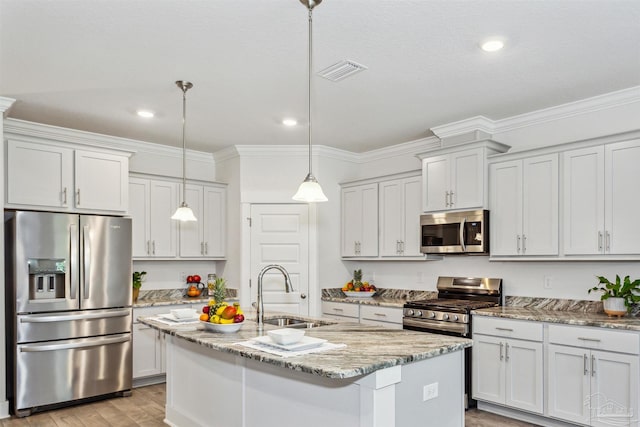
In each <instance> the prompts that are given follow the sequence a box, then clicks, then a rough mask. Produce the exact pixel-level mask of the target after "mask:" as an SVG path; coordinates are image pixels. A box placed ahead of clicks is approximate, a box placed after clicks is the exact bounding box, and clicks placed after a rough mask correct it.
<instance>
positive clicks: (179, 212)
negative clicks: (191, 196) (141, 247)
mask: <svg viewBox="0 0 640 427" xmlns="http://www.w3.org/2000/svg"><path fill="white" fill-rule="evenodd" d="M176 85H177V86H178V87H179V88H180V90H182V203H181V204H180V206H179V207H178V209H176V212H175V213H174V214H173V216H172V217H171V219H176V220H178V221H197V220H198V219H197V218H196V216H195V215H194V214H193V211H192V210H191V208H190V207H189V205H187V202H186V201H185V198H186V194H187V145H186V142H185V127H186V124H187V120H186V118H187V91H188V90H189V89H191V88H192V87H193V84H192V83H191V82H187V81H184V80H178V81H177V82H176Z"/></svg>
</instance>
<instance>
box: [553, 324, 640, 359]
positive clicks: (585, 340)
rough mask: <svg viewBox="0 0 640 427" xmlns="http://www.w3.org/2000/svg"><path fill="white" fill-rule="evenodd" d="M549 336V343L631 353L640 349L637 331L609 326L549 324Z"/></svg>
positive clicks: (636, 352) (635, 352)
mask: <svg viewBox="0 0 640 427" xmlns="http://www.w3.org/2000/svg"><path fill="white" fill-rule="evenodd" d="M548 336H549V343H552V344H560V345H568V346H573V347H583V348H594V349H598V350H606V351H616V352H620V353H629V354H638V352H639V351H640V338H639V336H638V333H637V332H622V331H615V330H612V329H609V328H588V327H580V326H560V325H549V333H548Z"/></svg>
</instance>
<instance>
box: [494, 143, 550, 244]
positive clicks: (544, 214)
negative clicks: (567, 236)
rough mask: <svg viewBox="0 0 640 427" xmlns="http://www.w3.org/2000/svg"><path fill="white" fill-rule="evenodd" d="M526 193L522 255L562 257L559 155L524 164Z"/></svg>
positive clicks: (532, 159)
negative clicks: (559, 232) (559, 249)
mask: <svg viewBox="0 0 640 427" xmlns="http://www.w3.org/2000/svg"><path fill="white" fill-rule="evenodd" d="M522 194H523V201H522V252H521V253H522V254H523V255H558V155H557V154H549V155H547V156H538V157H533V158H531V159H525V160H524V161H523V193H522ZM492 222H493V221H492Z"/></svg>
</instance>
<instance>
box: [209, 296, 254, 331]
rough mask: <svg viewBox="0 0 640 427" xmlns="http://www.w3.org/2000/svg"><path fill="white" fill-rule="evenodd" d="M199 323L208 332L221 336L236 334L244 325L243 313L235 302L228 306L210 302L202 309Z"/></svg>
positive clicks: (222, 303) (225, 303) (223, 303)
mask: <svg viewBox="0 0 640 427" xmlns="http://www.w3.org/2000/svg"><path fill="white" fill-rule="evenodd" d="M200 322H201V323H202V324H203V325H204V328H205V329H206V330H208V331H213V332H222V333H223V334H227V333H232V332H237V331H238V330H240V328H241V327H242V325H243V324H244V313H243V312H242V309H241V308H240V304H238V303H237V302H235V303H233V304H229V303H227V302H221V303H216V301H215V300H211V301H210V302H209V304H208V305H205V306H204V307H202V314H201V315H200Z"/></svg>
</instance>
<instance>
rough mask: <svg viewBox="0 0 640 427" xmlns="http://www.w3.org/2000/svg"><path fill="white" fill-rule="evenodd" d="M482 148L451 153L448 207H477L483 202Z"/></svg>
mask: <svg viewBox="0 0 640 427" xmlns="http://www.w3.org/2000/svg"><path fill="white" fill-rule="evenodd" d="M483 156H484V150H483V149H482V148H476V149H474V150H465V151H461V152H459V153H453V154H452V155H451V188H450V189H449V190H450V191H451V194H450V196H449V202H450V204H449V209H463V208H479V207H482V205H483V203H484V159H483Z"/></svg>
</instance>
